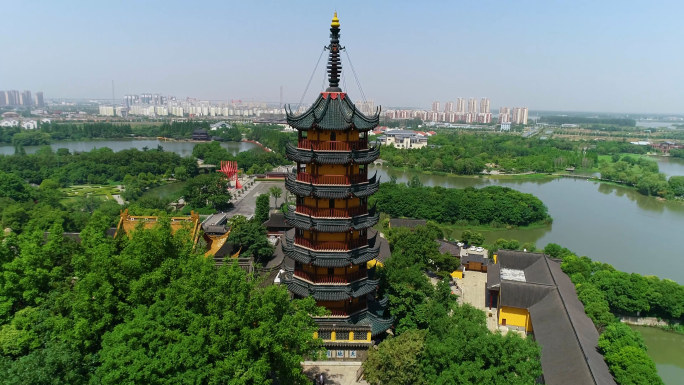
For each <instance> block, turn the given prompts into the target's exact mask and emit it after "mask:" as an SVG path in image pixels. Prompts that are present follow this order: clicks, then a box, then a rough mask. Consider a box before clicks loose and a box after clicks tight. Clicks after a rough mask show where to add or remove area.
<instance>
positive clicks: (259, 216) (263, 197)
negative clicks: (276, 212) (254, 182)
mask: <svg viewBox="0 0 684 385" xmlns="http://www.w3.org/2000/svg"><path fill="white" fill-rule="evenodd" d="M270 203H271V202H270V198H269V195H268V194H260V195H259V196H258V197H257V199H256V208H255V209H254V220H255V221H257V222H258V223H264V222H266V221H267V220H268V213H269V211H270Z"/></svg>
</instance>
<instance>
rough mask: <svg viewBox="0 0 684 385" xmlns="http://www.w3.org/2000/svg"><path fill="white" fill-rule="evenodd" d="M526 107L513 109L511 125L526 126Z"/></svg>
mask: <svg viewBox="0 0 684 385" xmlns="http://www.w3.org/2000/svg"><path fill="white" fill-rule="evenodd" d="M528 112H529V111H528V110H527V107H515V108H513V114H512V118H513V119H512V122H511V123H513V124H527V116H528Z"/></svg>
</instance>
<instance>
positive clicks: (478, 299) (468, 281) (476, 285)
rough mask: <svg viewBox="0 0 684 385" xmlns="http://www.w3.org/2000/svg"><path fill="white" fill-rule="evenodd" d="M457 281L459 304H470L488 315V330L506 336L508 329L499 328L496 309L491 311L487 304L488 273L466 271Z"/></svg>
mask: <svg viewBox="0 0 684 385" xmlns="http://www.w3.org/2000/svg"><path fill="white" fill-rule="evenodd" d="M455 281H456V284H457V285H458V288H459V290H458V291H456V294H460V297H459V298H458V301H459V303H468V304H470V305H473V306H474V307H476V308H478V309H480V310H482V311H484V312H485V314H486V315H487V328H488V329H489V330H491V331H497V330H501V331H502V332H504V334H506V332H507V331H508V328H506V327H505V326H504V327H503V328H505V330H504V329H501V327H500V326H499V324H498V322H499V321H498V319H497V312H496V308H492V309H491V310H490V309H489V307H488V306H487V303H486V285H487V273H481V272H479V271H466V272H465V274H464V276H463V278H461V279H456V280H455ZM452 291H454V290H453V289H452Z"/></svg>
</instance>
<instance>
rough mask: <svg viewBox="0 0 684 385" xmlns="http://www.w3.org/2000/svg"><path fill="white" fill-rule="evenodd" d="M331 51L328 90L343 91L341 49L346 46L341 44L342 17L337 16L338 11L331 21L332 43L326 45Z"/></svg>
mask: <svg viewBox="0 0 684 385" xmlns="http://www.w3.org/2000/svg"><path fill="white" fill-rule="evenodd" d="M325 49H327V50H328V51H330V55H329V56H328V81H329V87H328V89H326V90H325V91H326V92H342V89H341V88H340V73H342V62H341V61H340V50H343V49H344V47H341V46H340V19H338V18H337V12H335V15H334V16H333V18H332V22H331V23H330V44H329V45H328V46H327V47H325Z"/></svg>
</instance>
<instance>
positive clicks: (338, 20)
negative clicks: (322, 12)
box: [330, 11, 340, 28]
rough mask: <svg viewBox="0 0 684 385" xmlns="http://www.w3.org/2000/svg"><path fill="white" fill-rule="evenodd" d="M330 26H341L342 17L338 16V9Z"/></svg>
mask: <svg viewBox="0 0 684 385" xmlns="http://www.w3.org/2000/svg"><path fill="white" fill-rule="evenodd" d="M330 26H331V27H333V28H340V19H338V18H337V11H335V16H333V18H332V23H330Z"/></svg>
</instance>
